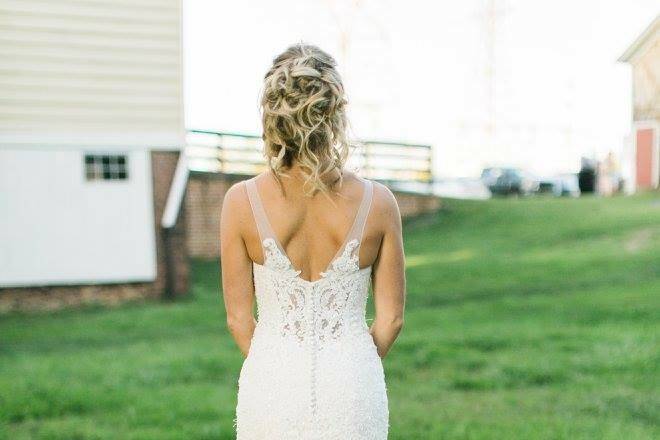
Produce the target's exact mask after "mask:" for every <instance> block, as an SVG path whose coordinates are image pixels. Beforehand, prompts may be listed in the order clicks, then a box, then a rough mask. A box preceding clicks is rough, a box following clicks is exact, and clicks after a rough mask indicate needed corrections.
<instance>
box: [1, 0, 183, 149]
mask: <svg viewBox="0 0 660 440" xmlns="http://www.w3.org/2000/svg"><path fill="white" fill-rule="evenodd" d="M0 60H2V62H1V63H0V148H2V147H5V148H6V147H11V146H14V145H19V146H23V145H35V146H37V147H38V148H43V147H44V146H47V145H55V146H61V145H80V146H84V147H85V148H89V147H95V146H101V147H103V146H107V145H122V146H131V147H148V146H151V147H175V148H176V147H180V146H181V145H182V144H183V137H184V136H183V135H184V129H183V127H184V122H183V111H182V109H183V105H182V78H181V76H182V66H181V5H180V0H57V1H50V0H0Z"/></svg>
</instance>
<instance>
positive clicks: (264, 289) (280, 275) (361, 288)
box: [247, 180, 372, 349]
mask: <svg viewBox="0 0 660 440" xmlns="http://www.w3.org/2000/svg"><path fill="white" fill-rule="evenodd" d="M247 185H248V186H247V188H248V195H249V198H250V204H251V206H252V209H253V212H254V214H255V220H256V223H257V228H258V230H259V236H260V238H261V239H262V245H263V252H264V263H263V265H259V264H257V263H254V266H253V267H254V273H255V277H254V281H255V292H256V295H257V308H258V309H257V313H258V315H257V316H258V321H259V322H262V323H263V325H264V326H269V327H270V330H271V331H273V332H275V331H276V332H277V333H278V334H279V335H280V336H282V337H283V338H287V339H289V340H292V341H294V342H296V343H298V344H304V343H309V342H313V343H315V344H316V349H322V348H323V344H324V343H325V342H330V341H336V340H337V339H339V338H340V337H341V336H342V335H343V334H344V333H346V332H350V331H354V332H355V331H358V332H360V331H363V330H364V329H365V328H366V323H365V320H364V311H365V307H366V300H367V295H368V288H369V282H370V274H371V266H369V267H365V268H363V269H360V267H359V250H360V241H361V238H362V234H363V230H364V225H365V221H366V217H367V214H368V212H369V207H370V204H371V198H372V186H371V185H372V184H371V182H369V181H365V189H364V193H363V197H362V200H361V202H360V206H359V208H358V212H357V214H356V215H355V219H354V222H353V225H352V227H351V229H350V230H349V233H348V235H347V237H346V239H345V240H344V243H343V244H342V246H341V247H340V249H339V250H338V251H337V253H336V255H335V257H334V258H333V259H332V261H331V262H330V263H329V264H328V267H327V269H326V270H325V271H323V272H321V273H320V276H321V278H319V279H318V280H315V281H308V280H305V279H303V278H301V277H300V272H301V271H300V270H297V269H295V268H294V267H293V264H292V263H291V260H290V258H289V257H288V256H287V254H286V252H285V251H284V249H283V247H282V246H281V244H280V242H279V241H278V239H277V237H276V236H275V234H274V232H273V228H272V227H271V225H270V222H269V221H268V218H267V216H266V213H265V211H264V208H263V205H262V203H261V200H260V198H259V194H258V192H257V189H256V186H255V183H254V181H253V180H250V181H248V182H247Z"/></svg>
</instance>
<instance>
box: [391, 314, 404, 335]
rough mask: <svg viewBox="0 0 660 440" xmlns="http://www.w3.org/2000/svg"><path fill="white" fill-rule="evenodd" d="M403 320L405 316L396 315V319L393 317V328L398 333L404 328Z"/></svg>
mask: <svg viewBox="0 0 660 440" xmlns="http://www.w3.org/2000/svg"><path fill="white" fill-rule="evenodd" d="M403 322H404V319H403V316H397V317H395V318H394V319H392V323H391V325H392V328H393V329H394V330H395V331H396V332H397V333H398V332H400V331H401V329H402V328H403Z"/></svg>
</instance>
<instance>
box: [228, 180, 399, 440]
mask: <svg viewBox="0 0 660 440" xmlns="http://www.w3.org/2000/svg"><path fill="white" fill-rule="evenodd" d="M246 186H247V191H248V196H249V198H250V205H251V207H252V211H253V214H254V217H255V221H256V224H257V229H258V232H259V237H260V239H261V243H262V246H263V252H264V261H263V264H257V263H253V270H254V288H255V295H256V299H257V326H256V328H255V332H254V336H253V338H252V342H251V345H250V352H249V353H248V356H247V358H246V360H245V362H244V363H243V368H242V369H241V374H240V378H239V394H238V404H237V408H236V414H237V418H236V422H237V425H236V427H237V439H239V440H243V439H248V440H251V439H264V438H268V439H275V440H277V439H281V440H284V439H287V440H289V439H303V440H308V439H323V440H332V439H337V440H339V439H341V440H344V439H365V440H366V439H370V440H374V439H377V440H381V439H386V438H387V431H388V419H389V413H388V407H387V406H388V404H387V395H386V389H385V380H384V373H383V368H382V363H381V361H380V358H379V356H378V353H377V350H376V346H375V345H374V342H373V339H372V337H371V335H370V334H369V329H368V327H367V324H366V320H365V309H366V303H367V296H368V292H369V284H370V281H371V270H372V268H371V266H368V267H364V268H360V266H359V250H360V244H361V241H362V235H363V230H364V226H365V222H366V219H367V214H368V213H369V208H370V205H371V198H372V191H373V188H372V183H371V182H370V181H368V180H364V193H363V197H362V200H361V202H360V206H359V208H358V211H357V213H356V215H355V220H354V222H353V225H352V227H351V229H350V230H349V233H348V234H347V236H346V238H345V240H344V242H343V244H342V246H341V247H340V248H339V250H338V251H337V253H336V254H335V256H334V258H333V259H332V260H331V262H330V263H329V264H328V265H327V268H326V270H325V271H323V272H321V273H320V274H319V278H318V279H317V280H314V281H311V280H305V279H304V278H302V277H301V276H300V273H301V271H300V270H298V269H297V268H295V267H294V265H293V264H292V262H291V260H290V258H289V257H288V256H287V254H286V252H285V251H284V249H283V247H282V245H281V244H280V242H279V241H278V239H277V237H276V236H275V234H274V233H273V229H272V227H271V225H270V223H269V221H268V218H267V216H266V213H265V211H264V207H263V205H262V203H261V200H260V198H259V194H258V192H257V188H256V185H255V181H254V179H250V180H247V181H246Z"/></svg>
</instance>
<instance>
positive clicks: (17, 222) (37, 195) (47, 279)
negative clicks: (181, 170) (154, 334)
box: [0, 150, 156, 287]
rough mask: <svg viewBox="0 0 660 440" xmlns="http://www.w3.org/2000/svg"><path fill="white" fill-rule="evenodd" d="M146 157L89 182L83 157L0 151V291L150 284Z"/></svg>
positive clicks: (132, 155) (152, 262) (133, 154)
mask: <svg viewBox="0 0 660 440" xmlns="http://www.w3.org/2000/svg"><path fill="white" fill-rule="evenodd" d="M149 156H150V154H149V152H148V151H143V150H142V151H140V150H133V151H130V152H129V153H128V165H129V179H128V180H126V181H119V180H111V181H91V182H87V181H85V174H84V162H83V161H84V153H83V152H82V151H77V150H68V151H53V150H26V151H9V150H0V286H3V287H6V286H21V285H48V284H79V283H104V282H127V281H150V280H153V279H154V278H155V275H156V273H155V271H156V257H155V244H154V218H153V208H152V203H153V202H152V191H151V171H150V170H151V168H150V167H151V162H150V160H149Z"/></svg>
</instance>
